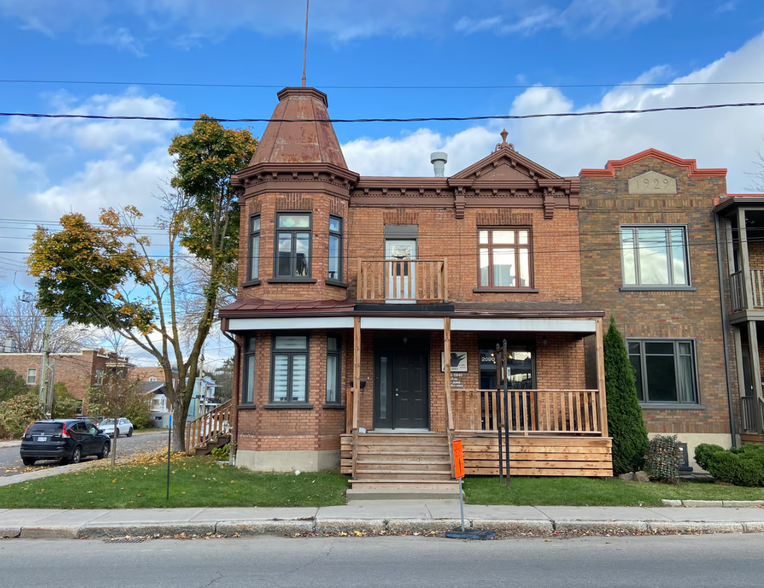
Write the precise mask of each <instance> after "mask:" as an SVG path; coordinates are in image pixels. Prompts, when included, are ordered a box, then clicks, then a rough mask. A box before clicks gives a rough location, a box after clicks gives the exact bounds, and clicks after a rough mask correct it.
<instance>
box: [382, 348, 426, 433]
mask: <svg viewBox="0 0 764 588" xmlns="http://www.w3.org/2000/svg"><path fill="white" fill-rule="evenodd" d="M427 359H428V353H427V352H426V351H408V350H403V351H379V352H377V353H376V357H375V362H374V364H375V365H374V374H375V375H374V384H375V386H374V428H375V429H429V427H430V402H429V384H428V369H427V368H428V364H427Z"/></svg>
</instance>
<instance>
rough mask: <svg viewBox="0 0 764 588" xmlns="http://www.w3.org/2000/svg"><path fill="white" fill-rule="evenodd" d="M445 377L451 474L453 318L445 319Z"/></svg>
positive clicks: (452, 455) (447, 435) (452, 459)
mask: <svg viewBox="0 0 764 588" xmlns="http://www.w3.org/2000/svg"><path fill="white" fill-rule="evenodd" d="M443 376H444V378H445V380H446V381H445V386H444V388H445V392H446V405H445V406H446V438H447V439H448V457H449V459H450V461H451V472H453V471H454V447H453V444H452V443H451V441H453V439H452V437H453V431H454V412H453V410H452V409H451V317H448V316H447V317H444V318H443Z"/></svg>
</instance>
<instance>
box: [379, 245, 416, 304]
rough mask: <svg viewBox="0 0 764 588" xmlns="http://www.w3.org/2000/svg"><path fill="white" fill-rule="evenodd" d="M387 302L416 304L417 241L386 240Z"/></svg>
mask: <svg viewBox="0 0 764 588" xmlns="http://www.w3.org/2000/svg"><path fill="white" fill-rule="evenodd" d="M385 259H386V260H388V263H386V264H385V266H386V268H387V269H386V273H387V288H386V290H385V302H392V303H397V304H414V303H416V268H415V267H414V266H415V263H414V260H415V259H416V239H385Z"/></svg>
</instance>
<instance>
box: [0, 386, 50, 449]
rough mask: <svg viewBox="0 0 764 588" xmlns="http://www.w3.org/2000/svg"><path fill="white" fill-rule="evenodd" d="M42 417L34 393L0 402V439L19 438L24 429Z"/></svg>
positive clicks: (41, 408) (42, 412)
mask: <svg viewBox="0 0 764 588" xmlns="http://www.w3.org/2000/svg"><path fill="white" fill-rule="evenodd" d="M44 416H45V411H44V408H43V406H42V405H41V404H40V402H39V400H38V398H37V393H35V392H29V393H27V394H20V395H18V396H14V397H13V398H11V399H10V400H6V401H5V402H0V438H8V437H20V436H21V434H22V433H23V432H24V429H26V428H27V427H28V426H29V425H30V424H31V423H33V422H34V421H37V420H40V419H41V418H44Z"/></svg>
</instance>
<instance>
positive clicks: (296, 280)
mask: <svg viewBox="0 0 764 588" xmlns="http://www.w3.org/2000/svg"><path fill="white" fill-rule="evenodd" d="M266 282H268V283H269V284H315V283H316V282H318V280H314V279H313V278H271V279H270V280H266Z"/></svg>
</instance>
